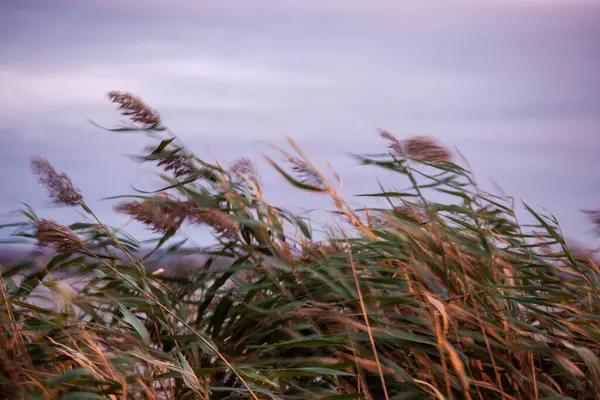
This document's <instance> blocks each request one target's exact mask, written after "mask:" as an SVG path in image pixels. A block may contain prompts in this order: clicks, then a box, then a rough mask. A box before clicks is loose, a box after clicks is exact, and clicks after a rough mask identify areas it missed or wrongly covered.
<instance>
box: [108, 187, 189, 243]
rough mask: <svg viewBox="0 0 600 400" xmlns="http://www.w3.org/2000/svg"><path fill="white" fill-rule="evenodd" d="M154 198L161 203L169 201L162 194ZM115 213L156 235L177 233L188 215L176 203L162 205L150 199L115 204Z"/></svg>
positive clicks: (166, 196)
mask: <svg viewBox="0 0 600 400" xmlns="http://www.w3.org/2000/svg"><path fill="white" fill-rule="evenodd" d="M154 197H155V198H156V199H157V200H162V201H165V200H169V199H170V198H169V197H168V195H166V194H163V193H159V194H157V195H155V196H154ZM115 211H117V212H120V213H123V214H127V215H129V216H130V217H132V218H133V219H135V220H136V221H139V222H141V223H143V224H145V225H147V226H149V227H150V228H151V229H152V230H153V231H155V232H158V233H166V232H175V231H177V229H179V227H180V226H181V224H182V223H183V221H184V220H185V218H186V217H187V215H188V210H187V207H186V206H185V205H183V204H181V203H179V202H177V201H171V202H168V203H164V202H159V201H155V200H152V199H146V200H143V201H124V202H122V203H119V204H117V206H116V207H115Z"/></svg>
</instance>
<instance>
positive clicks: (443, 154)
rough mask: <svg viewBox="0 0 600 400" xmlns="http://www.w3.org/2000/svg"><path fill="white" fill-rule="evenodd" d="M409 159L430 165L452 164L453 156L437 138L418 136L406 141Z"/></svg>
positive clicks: (405, 147) (405, 148)
mask: <svg viewBox="0 0 600 400" xmlns="http://www.w3.org/2000/svg"><path fill="white" fill-rule="evenodd" d="M404 152H405V154H406V156H407V157H409V158H412V159H415V160H419V161H425V162H430V163H436V162H451V161H452V154H450V152H449V151H448V149H446V148H445V147H444V146H442V145H441V144H440V143H439V142H438V141H437V140H436V139H435V138H432V137H426V136H416V137H413V138H410V139H408V140H405V141H404Z"/></svg>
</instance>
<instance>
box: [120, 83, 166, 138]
mask: <svg viewBox="0 0 600 400" xmlns="http://www.w3.org/2000/svg"><path fill="white" fill-rule="evenodd" d="M108 98H109V100H110V101H111V102H113V103H115V104H117V105H118V106H119V107H118V110H119V111H120V112H121V114H122V115H124V116H126V117H129V118H130V119H131V120H132V121H133V122H137V123H138V124H140V125H143V126H144V127H145V128H149V129H150V128H156V127H158V126H159V125H160V123H161V119H160V115H159V114H158V112H157V111H156V110H153V109H152V108H150V107H149V106H148V105H147V104H146V103H144V102H143V101H142V99H140V98H139V97H137V96H134V95H133V94H131V93H127V92H118V91H111V92H108Z"/></svg>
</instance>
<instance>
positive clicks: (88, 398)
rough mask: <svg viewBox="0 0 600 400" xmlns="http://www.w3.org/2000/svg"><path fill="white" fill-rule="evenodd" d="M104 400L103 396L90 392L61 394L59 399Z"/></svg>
mask: <svg viewBox="0 0 600 400" xmlns="http://www.w3.org/2000/svg"><path fill="white" fill-rule="evenodd" d="M96 399H100V400H104V399H105V397H104V396H100V395H99V394H96V393H90V392H71V393H67V394H65V395H63V396H61V398H60V400H96Z"/></svg>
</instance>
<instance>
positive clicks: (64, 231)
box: [35, 219, 85, 254]
mask: <svg viewBox="0 0 600 400" xmlns="http://www.w3.org/2000/svg"><path fill="white" fill-rule="evenodd" d="M35 237H36V239H37V242H38V245H39V246H41V247H53V248H54V249H55V250H56V251H58V252H59V253H67V254H69V253H77V252H78V251H81V250H83V249H85V243H84V242H83V241H82V240H81V239H80V238H79V236H77V235H76V234H75V232H73V231H72V230H71V229H70V228H69V227H68V226H65V225H60V224H58V223H56V222H55V221H52V220H49V219H41V220H39V221H38V224H37V231H36V234H35Z"/></svg>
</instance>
